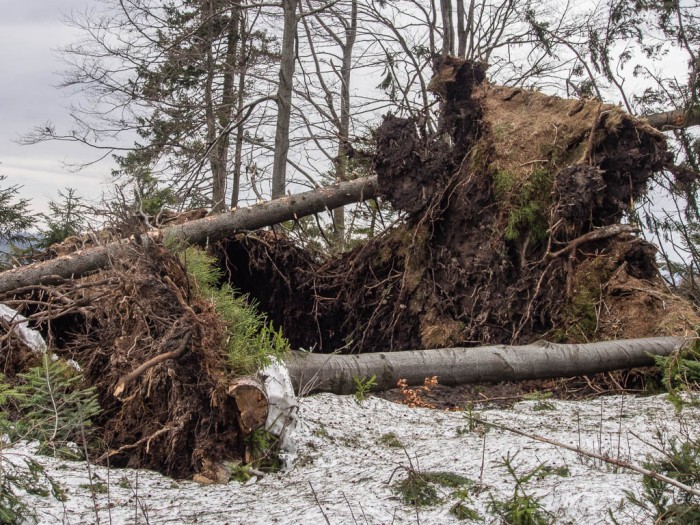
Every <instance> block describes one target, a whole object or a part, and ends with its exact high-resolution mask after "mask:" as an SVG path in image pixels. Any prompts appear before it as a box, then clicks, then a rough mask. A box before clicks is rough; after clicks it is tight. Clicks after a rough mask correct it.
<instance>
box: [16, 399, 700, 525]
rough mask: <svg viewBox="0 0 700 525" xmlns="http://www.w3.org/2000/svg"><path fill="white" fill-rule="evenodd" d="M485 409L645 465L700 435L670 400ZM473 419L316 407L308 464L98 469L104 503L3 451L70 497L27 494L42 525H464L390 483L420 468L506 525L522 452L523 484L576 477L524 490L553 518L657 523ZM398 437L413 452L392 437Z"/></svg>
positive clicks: (581, 473)
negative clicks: (470, 487)
mask: <svg viewBox="0 0 700 525" xmlns="http://www.w3.org/2000/svg"><path fill="white" fill-rule="evenodd" d="M543 408H544V409H543ZM474 410H475V412H473V413H474V415H476V416H478V417H480V418H482V419H486V420H487V421H489V422H493V423H500V424H503V425H506V426H509V427H513V428H517V429H519V430H522V431H525V432H530V433H534V434H539V435H541V436H546V437H548V438H551V439H554V440H558V441H561V442H564V443H568V444H571V445H575V446H580V447H582V448H584V449H587V450H591V451H595V452H597V453H603V454H607V455H608V456H610V457H612V458H617V459H621V460H623V461H631V462H634V463H636V464H641V462H642V461H643V460H644V459H645V458H646V456H647V454H651V453H655V450H654V446H658V441H657V440H656V439H657V438H656V437H655V436H656V434H657V432H662V433H663V434H664V435H676V434H678V433H679V432H680V431H681V430H682V431H683V432H686V434H688V433H689V434H690V436H691V437H695V436H697V435H698V431H699V430H700V418H698V415H699V413H700V411H698V410H697V409H692V408H687V409H685V410H684V411H683V413H682V414H681V415H680V416H679V415H678V414H676V413H675V411H674V408H673V407H672V405H671V404H670V403H669V402H668V401H666V400H665V398H664V396H655V397H630V396H626V397H621V396H614V397H600V398H599V399H594V400H590V401H556V400H546V403H544V402H543V401H540V402H538V401H526V402H521V403H518V404H516V405H515V406H514V407H513V408H511V409H489V408H485V407H478V406H477V407H475V409H474ZM467 414H468V413H467V412H441V411H435V410H429V409H420V408H418V409H415V408H408V407H406V406H404V405H399V404H394V403H391V402H388V401H385V400H382V399H378V398H369V399H367V400H366V401H365V402H364V403H363V404H362V405H358V404H357V403H356V402H355V400H354V399H353V398H352V397H350V396H334V395H331V394H323V395H317V396H313V397H308V398H304V399H301V400H300V406H299V427H298V429H297V433H296V436H295V439H296V441H297V446H298V453H299V458H298V461H297V462H296V465H295V466H294V468H293V469H292V470H291V471H289V472H287V473H280V474H272V475H267V476H265V477H264V478H262V479H258V480H256V479H255V478H254V479H252V480H250V481H249V482H248V483H245V484H241V483H238V482H231V483H229V484H227V485H209V486H201V485H198V484H196V483H194V482H190V481H174V480H172V479H169V478H166V477H164V476H161V475H159V474H156V473H153V472H148V471H135V470H128V469H124V470H122V469H119V470H118V469H111V470H109V469H106V468H102V467H94V466H92V467H90V468H91V472H92V476H93V481H92V483H93V486H96V485H100V486H101V487H104V488H106V487H108V491H106V492H105V493H97V494H95V496H94V500H93V497H92V496H91V491H90V488H89V487H90V479H89V475H88V469H87V466H86V464H85V463H82V462H67V461H60V460H55V459H52V458H47V457H44V456H36V455H34V454H33V453H32V447H31V445H29V444H26V443H25V444H21V445H17V446H15V447H13V448H11V449H6V450H5V451H4V452H3V453H4V454H11V455H12V457H14V458H17V457H18V456H17V455H27V456H31V457H32V458H34V459H36V460H37V461H39V462H40V463H41V464H42V465H44V466H45V467H46V469H47V471H48V473H49V475H51V476H52V477H53V478H54V479H56V480H57V481H59V482H60V483H61V484H62V485H63V486H64V488H65V489H66V492H67V496H68V499H67V501H65V502H60V501H57V500H55V499H53V498H51V497H39V496H32V495H27V496H26V498H27V499H28V501H30V506H31V508H33V509H34V511H35V512H36V513H37V518H38V523H41V524H54V523H62V524H63V523H66V524H83V523H97V522H98V521H99V523H111V524H127V523H129V524H130V523H150V524H161V523H163V524H164V523H188V524H189V523H208V524H209V523H212V524H214V523H217V524H218V523H221V524H224V523H226V524H230V525H234V524H240V525H243V524H246V525H256V524H260V525H262V524H270V523H274V524H290V525H291V524H318V523H326V522H328V523H330V524H332V525H339V524H346V523H348V524H371V525H375V524H391V523H394V524H404V523H412V524H415V523H420V524H422V525H429V524H436V525H437V524H449V523H464V522H460V521H459V520H457V518H455V517H454V516H453V515H452V514H450V512H449V511H450V508H451V507H452V506H453V505H454V504H455V502H456V501H458V500H457V499H456V497H455V496H454V494H453V492H454V490H455V489H450V488H444V487H440V486H437V487H436V488H437V490H438V494H439V496H440V497H441V498H442V499H443V501H442V502H441V503H439V504H437V505H435V506H432V507H428V508H419V509H416V508H414V507H412V506H411V505H406V504H404V503H403V502H402V501H401V499H400V497H399V496H398V494H397V493H396V491H395V490H394V489H393V487H392V484H393V483H394V482H396V481H397V480H401V479H403V478H404V477H405V476H406V472H407V471H406V469H405V467H409V466H410V465H411V464H412V465H413V467H414V468H416V469H419V470H420V471H422V472H429V471H449V472H453V473H455V474H459V475H461V476H464V477H467V478H469V479H471V480H472V481H474V482H475V483H476V484H480V485H482V488H483V490H482V491H481V492H480V493H479V494H478V495H476V496H474V497H473V499H472V500H471V501H468V502H465V503H466V504H467V505H468V506H470V507H471V508H473V509H474V510H476V511H477V512H478V513H479V514H480V515H481V516H482V517H484V518H486V523H489V522H497V520H496V518H495V517H494V516H492V515H490V514H489V513H488V512H487V504H488V502H489V501H490V499H491V498H492V497H493V498H496V499H507V498H509V497H510V496H512V494H513V490H514V481H513V478H512V477H510V476H509V474H508V472H507V471H506V469H505V468H503V467H502V466H499V463H502V459H503V458H504V457H506V456H508V455H510V457H513V456H515V455H516V454H517V456H515V461H514V463H515V464H517V465H520V466H519V467H518V471H519V472H522V473H526V472H527V471H528V470H529V469H533V468H535V467H537V466H538V465H541V464H545V465H548V466H550V467H552V468H561V467H565V468H566V469H567V473H568V475H566V476H564V477H562V476H559V475H548V476H544V477H542V478H535V479H533V481H532V482H530V483H529V484H528V485H527V486H526V491H527V492H528V493H529V494H532V495H533V496H535V497H537V498H540V503H541V505H542V507H544V508H545V509H546V510H547V511H548V512H550V513H551V515H552V516H551V517H552V519H551V521H552V522H555V523H561V524H569V523H571V524H599V523H612V520H611V519H610V517H609V515H608V511H609V510H611V511H612V513H613V515H614V516H615V519H616V520H617V522H618V523H621V524H632V523H644V522H645V521H648V518H647V517H645V516H644V515H643V513H641V511H640V509H639V508H637V507H635V506H633V505H631V504H630V503H629V502H628V501H627V500H626V497H625V491H632V492H636V493H639V492H640V490H641V476H640V475H638V474H635V473H632V472H628V471H625V470H621V469H616V468H614V467H612V466H611V465H608V464H605V463H602V464H601V462H600V461H596V460H592V459H588V458H583V457H581V456H579V455H577V454H576V453H573V452H569V451H567V450H563V449H560V448H556V447H554V446H551V445H548V444H544V443H540V442H536V441H533V440H531V439H528V438H525V437H522V436H518V435H514V434H512V433H509V432H505V431H501V430H496V429H491V430H488V431H486V432H484V431H483V429H480V428H473V425H470V422H469V419H468V417H467ZM392 433H393V435H394V436H395V438H396V439H397V440H398V441H399V442H400V444H401V445H402V446H401V445H399V446H397V445H398V443H397V442H396V441H395V440H390V439H387V437H386V436H387V435H388V434H392ZM383 436H384V438H383ZM391 445H394V446H391ZM656 453H657V454H658V452H656ZM409 458H410V459H409ZM390 480H391V484H390ZM96 492H99V491H96ZM324 514H325V517H324Z"/></svg>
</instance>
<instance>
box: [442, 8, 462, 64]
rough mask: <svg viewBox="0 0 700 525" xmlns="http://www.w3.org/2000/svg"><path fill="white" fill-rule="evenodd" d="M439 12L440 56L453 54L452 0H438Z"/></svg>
mask: <svg viewBox="0 0 700 525" xmlns="http://www.w3.org/2000/svg"><path fill="white" fill-rule="evenodd" d="M458 1H459V0H458ZM440 14H441V15H442V57H443V58H444V57H447V56H454V54H455V32H454V27H453V25H452V0H440Z"/></svg>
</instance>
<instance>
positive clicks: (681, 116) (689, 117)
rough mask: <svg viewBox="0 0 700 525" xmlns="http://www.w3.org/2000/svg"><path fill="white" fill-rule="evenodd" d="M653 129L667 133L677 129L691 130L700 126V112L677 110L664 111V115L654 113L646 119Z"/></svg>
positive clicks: (695, 110) (696, 110)
mask: <svg viewBox="0 0 700 525" xmlns="http://www.w3.org/2000/svg"><path fill="white" fill-rule="evenodd" d="M643 118H646V119H647V121H648V122H649V124H651V126H652V127H654V128H656V129H658V130H661V131H666V130H669V129H675V128H690V127H692V126H697V125H700V110H698V109H690V110H687V111H686V110H683V109H677V110H675V111H664V112H662V113H654V114H652V115H646V116H645V117H643Z"/></svg>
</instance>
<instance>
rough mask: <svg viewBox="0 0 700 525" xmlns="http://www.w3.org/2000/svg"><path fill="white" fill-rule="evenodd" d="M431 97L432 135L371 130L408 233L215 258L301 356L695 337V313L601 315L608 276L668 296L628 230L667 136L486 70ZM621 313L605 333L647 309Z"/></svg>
mask: <svg viewBox="0 0 700 525" xmlns="http://www.w3.org/2000/svg"><path fill="white" fill-rule="evenodd" d="M430 89H431V90H432V91H433V92H434V93H436V94H437V95H438V97H439V99H440V103H441V108H442V109H443V110H444V112H443V114H442V116H441V118H440V121H439V123H438V131H437V132H436V133H435V134H433V135H426V134H425V132H424V126H422V125H420V123H418V122H416V121H413V120H410V119H400V118H398V117H395V116H387V117H386V118H385V119H384V122H383V123H382V125H381V126H380V127H379V129H378V130H377V131H376V132H375V139H376V154H375V157H374V161H373V166H374V169H375V171H376V172H377V175H378V179H379V184H380V192H381V194H382V196H383V197H384V198H385V199H386V200H387V201H389V202H391V204H392V205H393V206H394V207H396V208H398V209H400V210H402V211H404V212H406V221H405V222H404V223H403V224H401V225H399V226H397V227H395V228H394V229H392V230H390V231H387V232H386V233H385V234H384V235H382V236H379V237H377V238H374V239H372V240H370V241H368V242H367V243H366V244H364V245H362V246H360V247H358V248H355V249H354V250H352V251H350V252H348V253H344V254H342V255H339V256H335V257H328V256H320V255H315V254H312V253H310V252H304V251H303V250H301V249H300V248H298V247H296V246H295V245H294V244H293V243H292V242H291V241H289V240H288V239H286V238H285V237H284V236H282V235H275V234H273V233H262V234H261V233H257V234H254V235H250V236H248V237H239V238H237V239H230V240H228V241H226V242H225V243H223V244H222V245H221V246H220V247H219V254H220V257H221V260H222V264H223V265H224V266H225V267H226V269H227V274H228V277H229V279H230V281H231V282H232V284H233V285H234V286H235V287H238V288H240V289H241V290H243V291H244V292H247V293H250V294H251V296H252V297H253V298H255V299H256V300H257V301H259V302H260V304H261V305H262V306H263V308H264V309H265V310H266V311H267V312H269V313H270V315H271V317H272V319H273V320H274V321H275V322H276V323H278V324H279V325H280V326H281V327H282V328H283V330H284V332H285V334H286V335H287V336H288V337H289V339H290V341H291V343H292V346H293V347H303V348H307V349H311V348H313V349H315V350H317V351H324V352H330V351H337V350H341V351H344V352H375V351H392V350H410V349H417V348H438V347H446V346H455V345H462V346H469V345H477V344H493V343H513V344H522V343H528V342H530V341H533V340H536V339H540V338H547V337H550V338H553V339H556V340H557V341H560V342H565V341H572V342H573V341H576V342H579V341H586V340H595V339H598V338H608V337H625V336H626V337H642V336H646V335H662V334H677V333H679V332H681V333H682V332H683V331H684V330H686V329H687V328H690V327H692V325H693V323H694V322H695V321H696V320H698V317H697V315H696V314H695V312H694V311H693V310H692V308H691V307H690V306H689V305H687V307H684V308H681V310H683V313H682V314H679V315H676V313H678V312H676V313H674V314H672V313H671V312H663V313H661V315H660V316H659V317H658V318H657V319H656V321H655V322H653V323H651V324H649V325H648V326H646V327H645V328H644V329H643V330H641V331H639V328H640V327H639V326H635V327H634V330H635V331H632V330H631V329H627V327H625V326H620V327H619V330H617V332H616V333H615V334H614V335H613V334H611V333H610V332H609V331H607V329H606V331H603V328H605V327H604V326H603V324H606V323H607V321H606V323H601V322H600V321H601V318H600V314H599V313H598V312H599V310H598V306H599V305H600V304H601V301H607V296H608V295H607V294H615V293H617V292H614V290H615V288H614V286H612V285H610V286H609V285H608V283H609V281H610V279H611V278H613V277H614V278H615V280H616V282H617V281H618V280H619V279H622V276H623V275H628V276H630V277H633V278H636V279H645V280H646V281H645V282H646V284H645V286H646V288H647V289H650V290H651V289H653V290H654V294H658V293H667V292H666V291H665V290H664V289H663V286H662V283H661V281H660V279H659V277H658V270H657V268H656V263H655V260H654V259H655V252H654V248H653V246H652V245H650V244H648V243H645V242H644V241H642V240H640V239H638V238H636V237H634V236H633V235H631V233H630V232H631V231H632V230H633V229H632V228H631V227H621V226H620V224H619V221H620V220H621V219H622V216H623V214H624V213H625V212H626V211H628V210H630V206H632V205H633V203H634V202H635V200H637V199H638V198H639V197H640V196H641V195H642V194H643V193H644V192H645V191H646V188H647V184H648V182H649V180H650V179H651V178H652V177H653V176H654V174H656V173H658V172H660V171H661V170H662V169H663V168H664V166H665V165H666V164H667V163H668V161H669V160H670V156H669V154H668V152H667V151H666V146H665V141H664V138H663V135H661V134H660V133H659V132H658V131H656V130H654V129H652V128H650V127H649V126H648V125H646V124H645V123H643V122H639V121H636V120H635V119H634V118H633V117H630V116H629V115H627V114H625V113H623V112H622V111H621V110H619V109H618V108H616V107H613V106H607V105H604V104H600V103H599V102H597V101H568V100H562V99H558V98H556V97H547V96H545V95H542V94H539V93H534V92H528V91H524V90H519V89H508V88H499V87H494V86H490V85H488V84H486V83H484V69H483V66H482V65H480V64H472V63H469V62H463V61H459V60H452V59H451V60H449V61H446V62H445V63H443V64H440V65H439V66H438V69H437V74H436V76H435V77H434V79H433V81H432V82H431V84H430ZM592 258H593V259H595V260H598V261H599V264H598V265H597V266H596V267H595V268H593V267H591V266H590V264H589V263H590V261H591V259H592ZM603 261H605V263H603ZM647 295H648V294H647ZM611 302H613V301H612V299H611V301H609V302H606V304H608V305H609V304H610V303H611ZM615 304H616V305H617V309H615V310H607V311H606V315H609V317H610V318H611V319H610V324H612V322H613V318H616V317H617V318H633V317H634V316H635V315H636V313H635V312H636V308H637V307H638V306H639V305H637V306H634V307H633V308H632V310H631V311H629V312H628V311H627V310H626V305H625V303H624V302H621V301H618V302H616V303H615ZM629 304H630V305H631V304H634V302H630V303H629ZM676 304H678V305H679V308H680V303H676ZM655 314H656V315H657V316H658V315H659V314H660V312H658V311H656V312H655ZM606 326H607V324H606ZM562 327H563V328H562ZM630 328H631V327H630Z"/></svg>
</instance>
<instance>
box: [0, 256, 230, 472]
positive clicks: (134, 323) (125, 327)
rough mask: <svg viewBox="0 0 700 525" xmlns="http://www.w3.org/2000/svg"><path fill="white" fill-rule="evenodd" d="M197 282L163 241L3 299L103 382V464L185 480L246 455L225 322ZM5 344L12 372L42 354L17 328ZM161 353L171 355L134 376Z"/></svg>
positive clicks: (0, 352) (87, 376)
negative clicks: (29, 347) (88, 272)
mask: <svg viewBox="0 0 700 525" xmlns="http://www.w3.org/2000/svg"><path fill="white" fill-rule="evenodd" d="M190 288H191V287H190V283H188V276H187V273H186V271H185V269H184V268H183V266H182V264H181V263H180V261H179V260H178V259H177V257H174V256H173V255H172V254H170V252H168V251H167V250H165V249H163V248H160V247H157V246H156V247H153V248H151V249H149V250H147V251H142V250H136V249H135V251H134V253H133V257H131V258H129V259H128V260H120V261H114V264H113V267H112V268H110V269H108V270H104V271H101V272H99V273H98V274H95V275H93V276H91V277H87V278H83V279H81V280H76V281H67V282H66V283H65V284H63V285H61V286H56V287H51V288H49V287H45V286H36V287H33V289H31V290H17V291H15V292H14V294H12V295H6V296H5V297H3V298H2V302H3V303H5V304H8V305H10V306H13V307H15V308H17V309H19V311H20V312H21V313H23V314H24V315H26V316H27V317H29V318H30V319H32V320H33V325H35V326H38V327H39V328H40V329H41V330H42V332H43V333H44V334H46V336H47V338H48V341H47V342H48V344H49V348H50V350H51V351H52V352H55V353H56V354H57V355H59V356H60V357H63V358H66V359H73V360H74V361H75V362H77V363H78V364H79V365H80V367H81V368H82V373H83V378H84V380H85V382H86V383H87V384H89V385H92V386H94V387H95V388H96V389H97V392H98V395H99V404H100V407H101V412H100V415H99V416H98V418H97V420H96V421H94V424H95V425H96V427H97V428H98V429H99V434H98V436H99V440H98V441H99V446H98V447H97V448H96V449H95V450H94V451H93V452H94V455H95V457H94V459H97V460H98V462H100V463H103V464H109V465H111V466H119V467H134V468H149V469H154V470H158V471H160V472H162V473H165V474H168V475H170V476H173V477H175V478H184V477H189V476H191V475H192V474H193V473H195V472H200V473H204V474H205V475H206V474H208V472H207V468H208V467H209V466H211V465H218V464H220V463H221V462H222V461H224V460H227V459H240V458H241V456H242V452H243V450H242V439H241V435H240V433H239V430H238V424H237V419H236V418H237V412H236V410H237V407H236V404H235V401H234V399H233V398H231V397H230V396H228V395H227V392H226V388H227V386H228V380H227V377H226V375H227V372H226V371H227V356H226V355H225V352H224V350H223V345H222V341H221V340H222V338H223V337H224V333H225V327H224V326H223V325H222V322H221V320H220V318H219V316H217V315H216V313H215V311H214V307H213V305H212V303H211V302H210V301H206V300H201V299H198V298H197V297H194V296H190V292H189V290H190ZM27 294H29V295H27ZM2 345H3V346H2V348H0V356H2V359H3V361H4V363H5V373H6V374H8V372H9V374H8V375H11V374H12V371H13V370H17V369H18V368H19V366H18V365H20V366H22V367H25V366H26V365H27V364H28V363H30V362H31V360H32V359H33V358H32V356H31V355H28V354H27V352H26V349H23V345H22V344H21V343H19V342H18V341H16V340H15V338H14V336H13V337H10V338H7V337H6V338H5V339H4V341H3V343H2ZM157 356H169V357H170V358H169V359H166V360H163V361H161V362H159V363H157V364H155V366H150V367H148V368H146V369H144V370H143V371H142V372H141V373H138V374H134V371H135V370H136V369H137V368H138V367H139V366H140V365H144V364H146V363H149V361H150V360H152V359H153V358H155V357H157ZM34 359H36V357H34ZM20 361H22V362H21V363H20ZM229 379H230V378H229ZM125 380H126V381H125ZM120 383H121V384H122V386H121V387H120ZM212 476H213V474H212ZM214 479H215V478H214Z"/></svg>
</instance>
